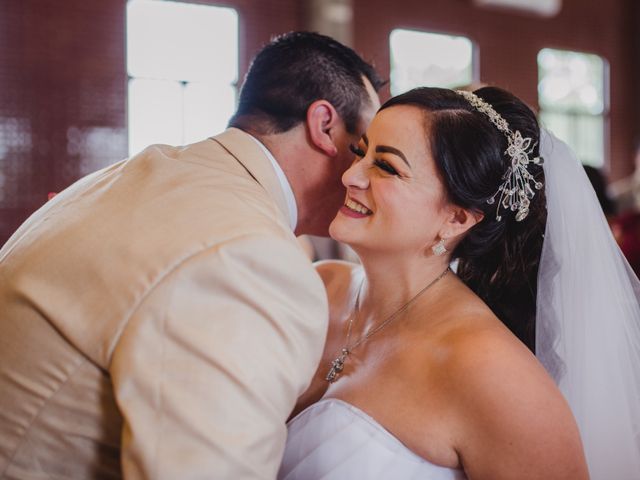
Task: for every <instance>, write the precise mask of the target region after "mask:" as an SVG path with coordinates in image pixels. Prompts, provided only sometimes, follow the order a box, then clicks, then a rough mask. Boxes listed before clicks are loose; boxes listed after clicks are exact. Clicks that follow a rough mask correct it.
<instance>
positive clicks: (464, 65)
mask: <svg viewBox="0 0 640 480" xmlns="http://www.w3.org/2000/svg"><path fill="white" fill-rule="evenodd" d="M389 45H390V50H391V94H392V95H398V94H400V93H402V92H406V91H407V90H410V89H412V88H415V87H445V88H452V87H459V86H463V85H468V84H470V83H472V82H473V79H474V78H473V77H474V75H473V73H474V72H473V67H474V65H473V44H472V43H471V40H469V39H468V38H466V37H459V36H452V35H442V34H439V33H427V32H418V31H414V30H402V29H396V30H393V31H392V32H391V35H390V36H389Z"/></svg>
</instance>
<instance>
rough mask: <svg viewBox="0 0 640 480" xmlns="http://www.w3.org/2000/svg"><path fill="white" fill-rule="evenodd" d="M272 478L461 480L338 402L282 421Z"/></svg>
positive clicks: (454, 472)
mask: <svg viewBox="0 0 640 480" xmlns="http://www.w3.org/2000/svg"><path fill="white" fill-rule="evenodd" d="M288 428H289V436H288V439H287V445H286V448H285V453H284V458H283V461H282V465H281V466H280V472H279V473H278V480H320V479H323V480H354V479H359V480H378V479H379V480H382V479H385V480H388V479H398V480H418V479H420V480H463V479H466V478H467V477H466V476H465V474H464V472H463V471H462V470H458V469H451V468H446V467H440V466H437V465H434V464H432V463H430V462H428V461H427V460H425V459H423V458H421V457H419V456H418V455H416V454H415V453H413V452H412V451H411V450H409V449H408V448H407V447H406V446H405V445H404V444H402V442H400V441H399V440H398V439H397V438H395V437H394V436H393V435H392V434H391V433H390V432H389V431H387V430H385V429H384V428H383V427H382V426H381V425H380V424H379V423H377V422H376V421H375V420H374V419H373V418H371V417H370V416H369V415H367V414H366V413H364V412H363V411H362V410H360V409H358V408H356V407H354V406H353V405H350V404H348V403H346V402H344V401H342V400H337V399H326V400H321V401H320V402H318V403H316V404H314V405H312V406H310V407H309V408H307V409H306V410H304V411H303V412H302V413H300V414H299V415H298V416H297V417H295V418H294V419H293V420H291V422H289V425H288Z"/></svg>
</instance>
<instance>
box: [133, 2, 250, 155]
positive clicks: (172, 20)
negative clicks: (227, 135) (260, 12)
mask: <svg viewBox="0 0 640 480" xmlns="http://www.w3.org/2000/svg"><path fill="white" fill-rule="evenodd" d="M127 71H128V73H129V100H128V119H129V122H128V123H129V125H128V127H129V153H130V154H134V153H136V152H138V151H140V150H141V149H143V148H145V147H146V146H148V145H150V144H152V143H167V144H171V145H181V144H186V143H191V142H194V141H198V140H203V139H204V138H206V137H208V136H211V135H214V134H216V133H219V132H220V131H222V130H224V128H225V127H226V124H227V121H228V120H229V118H230V117H231V115H232V114H233V111H234V108H235V101H236V84H237V77H238V15H237V12H236V11H235V10H234V9H232V8H225V7H216V6H209V5H200V4H189V3H184V2H172V1H157V0H129V3H128V5H127Z"/></svg>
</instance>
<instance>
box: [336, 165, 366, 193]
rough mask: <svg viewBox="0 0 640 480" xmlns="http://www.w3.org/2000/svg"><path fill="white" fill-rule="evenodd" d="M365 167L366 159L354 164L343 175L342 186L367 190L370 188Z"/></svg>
mask: <svg viewBox="0 0 640 480" xmlns="http://www.w3.org/2000/svg"><path fill="white" fill-rule="evenodd" d="M364 166H365V162H364V159H360V160H357V161H355V162H353V163H352V164H351V166H350V167H349V168H348V169H347V171H346V172H344V173H343V174H342V184H343V185H344V186H345V187H347V188H349V187H351V188H359V189H362V190H364V189H366V188H367V187H368V186H369V176H368V175H367V172H366V169H365V168H364Z"/></svg>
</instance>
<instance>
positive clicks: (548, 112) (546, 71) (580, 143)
mask: <svg viewBox="0 0 640 480" xmlns="http://www.w3.org/2000/svg"><path fill="white" fill-rule="evenodd" d="M605 75H606V65H605V61H604V60H603V59H602V57H599V56H598V55H593V54H588V53H578V52H570V51H567V50H554V49H551V48H545V49H543V50H541V51H540V53H539V54H538V99H539V103H540V120H541V123H542V124H543V125H544V126H545V127H546V128H548V129H549V130H551V131H552V132H553V133H554V134H555V135H557V136H558V137H559V138H561V139H562V140H564V141H565V142H567V143H568V144H569V145H570V146H571V147H572V148H573V149H574V150H575V152H576V154H577V155H578V158H580V160H581V161H582V162H583V163H585V164H587V165H592V166H594V167H602V166H603V165H604V160H605V128H606V125H607V123H608V114H609V111H608V104H607V92H606V87H605V85H606V78H605Z"/></svg>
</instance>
